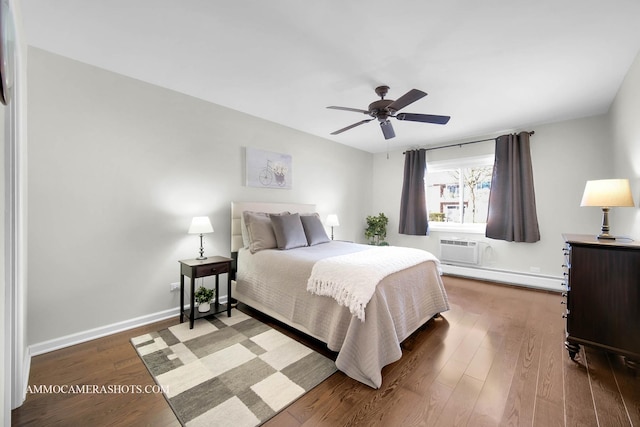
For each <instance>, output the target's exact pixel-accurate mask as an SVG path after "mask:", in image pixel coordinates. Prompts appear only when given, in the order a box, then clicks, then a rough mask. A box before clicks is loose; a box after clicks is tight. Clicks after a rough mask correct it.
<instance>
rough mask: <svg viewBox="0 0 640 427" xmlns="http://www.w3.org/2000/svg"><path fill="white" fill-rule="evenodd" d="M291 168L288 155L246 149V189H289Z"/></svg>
mask: <svg viewBox="0 0 640 427" xmlns="http://www.w3.org/2000/svg"><path fill="white" fill-rule="evenodd" d="M292 166H293V165H292V159H291V155H289V154H282V153H274V152H272V151H264V150H258V149H256V148H250V147H247V148H246V173H247V179H246V184H247V186H248V187H263V188H280V189H291V188H292V185H293V182H292V177H293V170H292Z"/></svg>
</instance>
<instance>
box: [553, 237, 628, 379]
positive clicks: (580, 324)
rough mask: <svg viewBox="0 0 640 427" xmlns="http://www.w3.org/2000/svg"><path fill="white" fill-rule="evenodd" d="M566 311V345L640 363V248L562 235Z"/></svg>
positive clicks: (622, 242) (573, 350) (621, 242)
mask: <svg viewBox="0 0 640 427" xmlns="http://www.w3.org/2000/svg"><path fill="white" fill-rule="evenodd" d="M563 238H564V241H565V249H564V251H565V258H566V262H565V268H566V271H565V275H566V278H567V279H566V280H567V283H566V285H567V292H566V294H565V295H566V298H567V301H566V303H567V311H566V315H565V317H566V319H567V323H566V332H567V339H566V342H565V346H566V348H567V350H568V351H569V356H570V357H571V358H572V359H573V358H574V357H575V355H576V353H578V351H579V350H580V344H583V345H588V346H594V347H599V348H601V349H604V350H607V351H611V352H613V353H617V354H620V355H622V356H624V357H625V361H626V363H627V365H628V366H630V367H633V368H636V367H637V363H638V362H640V243H638V242H631V241H625V240H598V239H597V238H596V237H595V236H591V235H582V234H563Z"/></svg>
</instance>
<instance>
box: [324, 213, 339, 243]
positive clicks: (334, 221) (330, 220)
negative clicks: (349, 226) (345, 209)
mask: <svg viewBox="0 0 640 427" xmlns="http://www.w3.org/2000/svg"><path fill="white" fill-rule="evenodd" d="M327 225H328V226H329V227H331V240H333V227H338V226H340V221H338V215H336V214H330V215H328V216H327Z"/></svg>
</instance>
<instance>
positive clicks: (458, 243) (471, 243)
mask: <svg viewBox="0 0 640 427" xmlns="http://www.w3.org/2000/svg"><path fill="white" fill-rule="evenodd" d="M440 261H442V262H453V263H462V264H473V265H477V264H478V242H477V241H475V240H465V239H446V238H442V239H440Z"/></svg>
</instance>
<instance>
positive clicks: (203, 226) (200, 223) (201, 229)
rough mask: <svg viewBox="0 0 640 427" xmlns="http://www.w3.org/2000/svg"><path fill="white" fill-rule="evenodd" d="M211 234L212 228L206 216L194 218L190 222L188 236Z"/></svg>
mask: <svg viewBox="0 0 640 427" xmlns="http://www.w3.org/2000/svg"><path fill="white" fill-rule="evenodd" d="M204 233H213V227H212V226H211V221H209V217H208V216H196V217H193V219H192V220H191V226H190V227H189V234H204Z"/></svg>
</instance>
